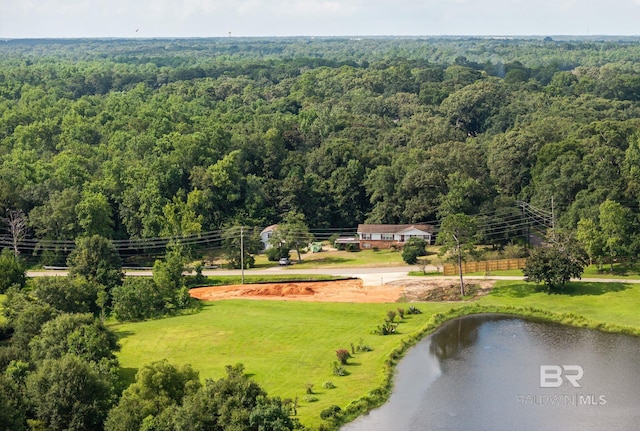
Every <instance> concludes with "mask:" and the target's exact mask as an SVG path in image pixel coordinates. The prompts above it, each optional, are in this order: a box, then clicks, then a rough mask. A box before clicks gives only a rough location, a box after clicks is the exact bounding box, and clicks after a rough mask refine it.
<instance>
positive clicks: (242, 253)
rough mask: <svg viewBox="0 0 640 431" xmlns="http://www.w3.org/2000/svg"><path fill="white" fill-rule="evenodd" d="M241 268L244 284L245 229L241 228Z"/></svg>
mask: <svg viewBox="0 0 640 431" xmlns="http://www.w3.org/2000/svg"><path fill="white" fill-rule="evenodd" d="M240 268H241V273H242V283H241V284H244V227H242V226H240Z"/></svg>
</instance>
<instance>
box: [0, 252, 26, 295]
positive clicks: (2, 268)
mask: <svg viewBox="0 0 640 431" xmlns="http://www.w3.org/2000/svg"><path fill="white" fill-rule="evenodd" d="M0 274H2V277H0V293H5V292H6V291H7V290H8V289H9V288H10V287H11V286H13V285H14V284H15V285H17V286H19V287H20V288H23V287H24V285H25V284H26V282H27V275H26V267H25V265H24V262H23V261H22V259H20V258H19V257H17V256H16V255H15V254H13V252H12V251H11V250H9V249H8V248H3V249H2V253H0Z"/></svg>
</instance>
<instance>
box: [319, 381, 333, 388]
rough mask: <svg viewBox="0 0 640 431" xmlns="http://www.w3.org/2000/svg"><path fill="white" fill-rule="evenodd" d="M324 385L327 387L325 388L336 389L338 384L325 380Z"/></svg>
mask: <svg viewBox="0 0 640 431" xmlns="http://www.w3.org/2000/svg"><path fill="white" fill-rule="evenodd" d="M322 387H323V388H325V389H335V388H336V385H334V384H333V382H332V381H330V380H329V381H326V382H324V383H323V384H322Z"/></svg>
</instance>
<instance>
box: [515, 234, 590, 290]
mask: <svg viewBox="0 0 640 431" xmlns="http://www.w3.org/2000/svg"><path fill="white" fill-rule="evenodd" d="M586 265H587V255H586V253H585V252H584V250H583V249H582V248H581V246H580V244H579V243H578V241H576V239H575V238H574V237H573V236H572V235H571V234H567V233H563V232H552V233H551V235H550V244H549V245H548V246H544V247H538V248H535V249H533V250H532V251H531V254H530V255H529V257H528V258H527V260H526V263H525V267H524V268H523V270H522V272H523V274H524V276H525V281H528V282H534V283H544V285H545V286H546V288H547V291H548V292H549V293H551V292H552V291H554V290H561V289H563V288H564V285H565V284H566V283H567V282H568V281H569V280H571V278H580V277H581V276H582V272H583V271H584V267H585V266H586Z"/></svg>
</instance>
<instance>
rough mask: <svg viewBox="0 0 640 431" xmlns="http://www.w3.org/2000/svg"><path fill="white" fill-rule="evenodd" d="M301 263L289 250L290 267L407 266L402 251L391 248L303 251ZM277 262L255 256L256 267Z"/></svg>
mask: <svg viewBox="0 0 640 431" xmlns="http://www.w3.org/2000/svg"><path fill="white" fill-rule="evenodd" d="M301 257H302V263H298V255H297V253H296V252H295V251H292V252H291V262H292V263H293V265H291V266H290V268H295V269H312V268H323V267H333V268H343V267H353V266H357V267H377V266H407V264H406V263H405V262H404V261H403V260H402V253H401V252H399V251H393V250H379V251H373V250H361V251H355V252H349V251H321V252H319V253H305V254H303V255H301ZM277 265H278V262H269V261H268V260H267V257H266V256H265V255H259V256H256V268H267V267H272V266H277Z"/></svg>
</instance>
